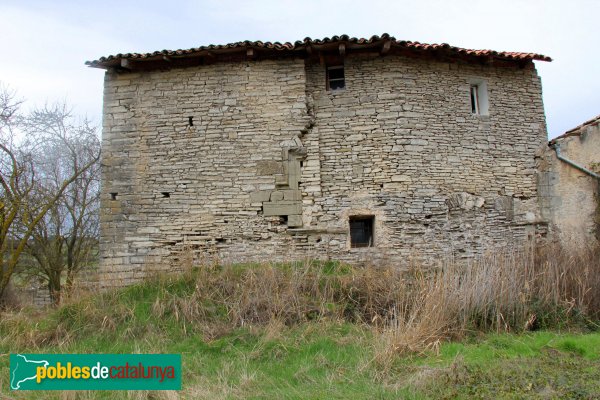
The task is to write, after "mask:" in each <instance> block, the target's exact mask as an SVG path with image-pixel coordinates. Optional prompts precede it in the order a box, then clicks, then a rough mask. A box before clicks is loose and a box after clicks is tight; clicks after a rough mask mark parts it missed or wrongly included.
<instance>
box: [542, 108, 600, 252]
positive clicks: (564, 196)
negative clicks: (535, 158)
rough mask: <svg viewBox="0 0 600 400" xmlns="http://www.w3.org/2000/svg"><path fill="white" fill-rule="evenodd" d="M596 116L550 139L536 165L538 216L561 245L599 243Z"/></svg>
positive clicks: (598, 122)
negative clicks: (546, 221) (539, 201)
mask: <svg viewBox="0 0 600 400" xmlns="http://www.w3.org/2000/svg"><path fill="white" fill-rule="evenodd" d="M599 125H600V115H599V116H597V117H596V118H594V119H591V120H589V121H587V122H585V123H583V124H581V125H580V126H578V127H576V128H573V129H571V130H569V131H567V132H566V133H565V134H563V135H561V136H559V137H557V138H555V139H552V140H551V141H550V142H549V146H548V149H547V150H546V152H545V155H544V162H543V163H542V164H541V165H540V188H539V191H540V200H541V203H542V216H543V217H544V218H545V219H547V220H548V221H550V222H551V227H552V228H554V229H555V230H556V236H557V237H558V238H560V239H561V241H562V242H566V243H569V244H575V245H581V244H584V243H591V242H592V241H594V240H600V185H599V182H600V127H599Z"/></svg>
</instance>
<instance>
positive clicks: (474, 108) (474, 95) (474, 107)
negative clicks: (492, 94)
mask: <svg viewBox="0 0 600 400" xmlns="http://www.w3.org/2000/svg"><path fill="white" fill-rule="evenodd" d="M478 92H479V86H477V85H471V113H473V114H479V93H478Z"/></svg>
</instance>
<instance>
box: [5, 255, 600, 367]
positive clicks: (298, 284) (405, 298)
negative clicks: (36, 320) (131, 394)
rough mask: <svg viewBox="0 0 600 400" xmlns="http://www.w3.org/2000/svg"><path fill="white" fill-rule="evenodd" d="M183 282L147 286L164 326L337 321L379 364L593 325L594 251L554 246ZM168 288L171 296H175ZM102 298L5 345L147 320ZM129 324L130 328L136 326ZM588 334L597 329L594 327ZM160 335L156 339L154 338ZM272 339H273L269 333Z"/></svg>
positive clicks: (597, 280)
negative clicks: (404, 265)
mask: <svg viewBox="0 0 600 400" xmlns="http://www.w3.org/2000/svg"><path fill="white" fill-rule="evenodd" d="M189 267H190V268H188V270H187V272H185V273H184V276H183V277H180V278H173V277H166V276H160V277H157V278H155V279H154V280H153V281H151V282H148V283H147V285H148V288H149V289H148V290H147V291H146V294H145V296H147V293H151V296H154V297H151V298H150V299H149V300H148V298H147V297H146V298H145V300H144V301H149V302H150V303H151V306H150V313H151V315H150V316H148V317H147V318H153V320H154V321H174V322H175V323H177V324H179V325H180V326H181V329H183V330H184V331H185V333H190V334H192V333H194V332H195V333H200V334H203V335H204V336H205V337H206V338H207V339H210V338H213V337H217V336H220V335H222V334H225V333H227V332H230V331H231V330H233V329H236V328H238V327H256V326H258V327H264V328H265V329H266V330H268V331H272V330H273V327H281V326H290V325H295V324H299V323H302V322H305V321H310V320H323V319H326V320H338V321H347V322H353V323H361V324H366V325H368V326H370V327H372V329H373V331H374V332H375V333H376V335H377V337H379V338H380V339H381V340H379V341H378V343H379V344H380V347H381V348H380V349H379V350H378V351H377V352H376V353H377V357H378V358H379V361H384V362H385V360H386V358H390V357H392V356H393V355H394V354H397V353H399V352H400V353H402V352H419V351H423V350H425V349H435V348H436V347H437V346H438V345H439V344H440V343H441V342H442V341H444V340H448V339H453V338H460V337H462V336H464V335H466V334H469V333H470V332H473V331H523V330H531V329H537V328H538V327H557V326H558V327H560V326H570V325H572V324H573V323H577V324H581V323H588V324H590V325H593V324H596V323H597V322H594V321H598V319H599V318H600V250H599V249H598V248H585V249H578V250H577V251H574V250H570V251H565V250H563V249H561V248H560V247H557V246H548V247H545V248H538V249H533V248H521V249H510V250H506V251H495V252H490V253H487V254H484V255H483V256H481V257H478V258H477V259H475V260H473V261H471V262H469V263H466V264H465V263H464V262H460V263H459V262H455V261H453V260H446V262H445V265H444V266H443V267H442V268H441V269H439V270H438V271H436V272H431V273H427V274H426V273H423V270H422V269H420V268H418V266H415V267H413V268H411V269H410V270H409V271H400V270H399V269H398V268H395V267H394V266H368V267H350V266H347V265H340V264H331V263H316V262H309V261H307V262H305V263H303V264H302V265H273V264H261V265H256V266H234V265H229V266H220V265H218V264H216V263H210V262H208V263H204V264H203V265H200V266H193V267H192V266H191V264H190V265H189ZM174 287H176V288H178V289H173V288H174ZM128 301H129V303H124V302H123V301H121V300H120V297H119V296H118V295H117V296H115V295H114V294H111V293H108V294H103V295H100V296H96V297H94V298H92V299H91V300H89V301H87V302H84V301H80V302H79V303H77V304H76V306H70V305H69V304H67V305H65V306H64V307H63V308H62V309H60V310H58V313H57V315H58V317H57V323H56V324H55V325H48V324H47V325H46V326H50V327H51V329H52V330H49V329H50V328H45V330H42V331H38V332H35V333H34V332H28V331H27V330H26V327H25V326H21V325H22V324H16V322H17V321H16V320H19V321H21V322H22V318H17V317H15V318H16V319H15V321H14V322H15V324H13V325H14V326H13V328H12V329H11V328H10V327H9V326H8V325H10V324H11V319H10V318H3V320H2V321H0V329H2V330H3V331H9V332H11V335H10V336H11V337H12V340H26V339H28V340H27V342H28V343H38V345H39V344H40V343H41V344H46V345H48V344H52V343H55V344H61V343H63V344H64V343H66V342H68V341H69V340H71V339H72V338H73V337H74V335H75V336H76V335H89V334H92V333H97V332H115V331H117V329H118V328H119V327H120V326H122V325H123V324H129V325H127V326H128V327H127V329H125V330H124V331H123V334H126V335H130V336H135V337H137V336H139V335H143V334H145V333H147V332H149V331H150V330H151V329H153V328H154V329H160V328H158V327H153V326H150V322H148V321H149V319H148V320H145V321H139V322H138V323H137V324H135V323H131V321H134V320H135V319H136V318H138V317H136V313H135V312H134V310H133V309H132V307H135V304H136V303H135V301H137V300H136V299H131V296H130V298H129V300H128ZM134 322H135V321H134ZM596 326H597V325H596ZM154 333H158V334H161V333H160V332H158V331H157V332H154ZM271 334H276V333H273V332H271Z"/></svg>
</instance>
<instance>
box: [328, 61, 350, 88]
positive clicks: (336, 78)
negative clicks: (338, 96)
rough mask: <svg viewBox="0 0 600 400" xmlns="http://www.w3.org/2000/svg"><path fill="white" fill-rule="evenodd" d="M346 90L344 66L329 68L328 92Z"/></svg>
mask: <svg viewBox="0 0 600 400" xmlns="http://www.w3.org/2000/svg"><path fill="white" fill-rule="evenodd" d="M344 88H346V79H345V77H344V66H343V65H337V66H334V67H327V90H341V89H344Z"/></svg>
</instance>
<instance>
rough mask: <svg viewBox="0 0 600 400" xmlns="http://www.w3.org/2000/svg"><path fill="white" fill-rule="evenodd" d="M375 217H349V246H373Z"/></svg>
mask: <svg viewBox="0 0 600 400" xmlns="http://www.w3.org/2000/svg"><path fill="white" fill-rule="evenodd" d="M374 221H375V217H373V216H367V217H365V216H356V217H350V247H373V225H374Z"/></svg>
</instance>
